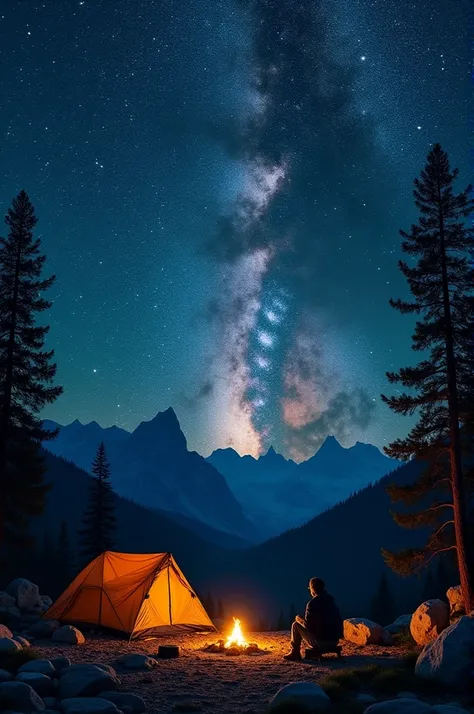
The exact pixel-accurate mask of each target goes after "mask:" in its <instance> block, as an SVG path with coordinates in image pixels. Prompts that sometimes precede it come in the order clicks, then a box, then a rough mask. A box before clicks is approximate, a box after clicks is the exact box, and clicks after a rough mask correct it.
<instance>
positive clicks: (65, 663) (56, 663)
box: [50, 657, 71, 674]
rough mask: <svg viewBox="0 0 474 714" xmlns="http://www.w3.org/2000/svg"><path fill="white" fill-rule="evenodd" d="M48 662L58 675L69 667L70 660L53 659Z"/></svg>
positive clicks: (63, 658)
mask: <svg viewBox="0 0 474 714" xmlns="http://www.w3.org/2000/svg"><path fill="white" fill-rule="evenodd" d="M50 661H51V664H52V665H53V667H54V669H55V670H56V672H57V673H58V674H60V673H61V672H63V671H64V670H65V669H67V668H68V667H70V666H71V660H70V659H69V657H54V659H52V660H50Z"/></svg>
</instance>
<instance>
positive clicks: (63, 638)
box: [52, 625, 86, 645]
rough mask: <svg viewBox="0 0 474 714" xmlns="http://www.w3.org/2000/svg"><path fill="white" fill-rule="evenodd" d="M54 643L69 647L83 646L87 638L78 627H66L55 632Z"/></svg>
mask: <svg viewBox="0 0 474 714" xmlns="http://www.w3.org/2000/svg"><path fill="white" fill-rule="evenodd" d="M52 640H53V642H64V643H65V644H68V645H83V644H84V642H85V641H86V638H85V637H84V635H83V634H82V632H81V631H80V630H78V629H77V627H73V626H72V625H64V626H63V627H60V628H58V629H57V630H55V631H54V632H53V637H52Z"/></svg>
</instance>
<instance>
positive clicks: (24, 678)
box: [15, 672, 54, 697]
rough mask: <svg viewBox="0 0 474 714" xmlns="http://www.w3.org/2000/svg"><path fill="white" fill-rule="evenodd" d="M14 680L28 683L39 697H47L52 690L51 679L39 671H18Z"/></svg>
mask: <svg viewBox="0 0 474 714" xmlns="http://www.w3.org/2000/svg"><path fill="white" fill-rule="evenodd" d="M15 680H16V681H17V682H24V683H25V684H29V685H30V687H32V688H33V689H34V690H35V692H36V693H37V694H39V695H40V697H49V696H50V695H51V694H53V692H54V684H53V682H52V680H51V679H50V678H49V677H48V676H47V675H46V674H41V672H18V674H17V675H16V677H15Z"/></svg>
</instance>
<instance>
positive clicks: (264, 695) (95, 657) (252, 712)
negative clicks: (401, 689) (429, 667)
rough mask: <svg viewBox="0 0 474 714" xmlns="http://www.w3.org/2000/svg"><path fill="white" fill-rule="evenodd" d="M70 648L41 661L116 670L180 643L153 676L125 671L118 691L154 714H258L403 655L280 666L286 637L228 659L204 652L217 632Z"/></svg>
mask: <svg viewBox="0 0 474 714" xmlns="http://www.w3.org/2000/svg"><path fill="white" fill-rule="evenodd" d="M86 637H87V639H86V643H85V644H84V645H81V646H77V647H73V646H67V645H53V644H52V643H51V642H46V641H44V642H43V643H39V642H38V643H35V645H34V649H35V650H36V651H37V652H38V653H39V655H40V656H41V657H44V658H46V659H50V658H53V657H58V656H60V655H65V656H66V657H69V659H70V660H71V661H72V662H73V663H75V664H79V663H89V664H93V663H102V664H110V665H112V666H116V660H117V659H118V658H119V657H121V656H122V655H125V654H132V653H139V654H147V655H150V656H153V657H155V656H156V653H157V651H158V646H159V645H160V644H177V645H179V646H180V650H181V656H180V657H179V658H178V659H167V660H158V665H157V666H156V667H154V668H153V669H151V670H148V671H138V672H137V671H135V672H129V671H122V670H121V669H120V668H117V672H118V675H119V677H120V679H121V681H122V686H121V690H123V691H130V692H134V693H135V694H139V695H140V696H141V697H143V699H144V700H145V702H146V703H147V705H148V711H149V712H150V713H151V714H158V712H161V713H166V712H173V711H174V712H183V713H184V712H186V711H195V712H203V714H218V713H220V712H223V711H225V712H226V714H260V712H261V711H262V710H263V709H264V707H265V705H266V704H267V703H268V701H269V700H270V699H271V697H272V696H273V695H274V694H275V693H276V692H277V690H278V689H280V688H281V687H283V686H284V685H285V684H289V683H290V682H297V681H319V680H320V679H322V678H323V677H324V676H325V675H327V674H328V673H330V672H331V671H336V670H340V669H343V668H351V667H362V666H365V665H368V664H374V663H375V664H380V665H382V664H386V665H387V666H390V665H393V664H394V662H396V661H397V660H398V658H400V657H401V656H402V655H403V654H404V653H405V649H404V648H401V647H397V646H392V647H388V648H383V647H380V646H375V645H371V646H367V647H358V646H357V645H353V644H351V643H344V647H343V654H344V658H343V659H342V660H337V659H336V658H330V657H328V658H327V659H326V660H325V661H324V662H323V663H318V662H311V663H301V664H299V663H292V662H286V661H284V660H282V655H283V654H285V653H286V652H287V651H288V643H289V632H258V633H249V634H248V637H249V639H250V640H251V641H252V642H256V643H257V644H258V645H259V646H260V647H261V648H262V649H266V650H268V653H267V654H262V655H255V656H251V655H242V656H240V657H226V656H225V655H215V654H209V653H206V652H203V651H202V650H201V648H202V647H203V646H204V645H205V644H206V643H211V642H213V641H214V640H215V639H216V633H206V634H187V635H186V634H183V635H177V636H176V635H175V636H173V637H169V638H166V639H164V638H163V639H161V638H160V639H154V640H139V641H132V642H128V641H127V640H120V639H115V638H108V637H91V636H87V634H86Z"/></svg>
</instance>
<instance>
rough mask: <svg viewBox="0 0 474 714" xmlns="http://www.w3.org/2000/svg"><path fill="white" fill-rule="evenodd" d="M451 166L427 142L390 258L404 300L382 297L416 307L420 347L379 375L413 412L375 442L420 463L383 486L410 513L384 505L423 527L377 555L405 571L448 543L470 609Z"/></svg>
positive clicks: (466, 432) (464, 401)
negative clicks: (399, 257)
mask: <svg viewBox="0 0 474 714" xmlns="http://www.w3.org/2000/svg"><path fill="white" fill-rule="evenodd" d="M457 175H458V171H457V170H454V171H451V169H450V166H449V160H448V156H447V154H446V153H445V152H444V151H443V150H442V149H441V146H440V145H439V144H436V145H435V146H434V148H433V149H432V150H431V151H430V153H429V154H428V159H427V164H426V166H425V169H424V170H423V171H422V173H421V178H420V179H415V190H414V197H415V203H416V206H417V207H418V209H419V211H420V218H419V222H418V224H416V225H413V226H412V227H411V231H410V233H406V232H404V231H400V233H401V235H402V236H403V238H404V239H405V240H404V241H403V244H402V247H403V250H404V252H405V253H407V254H408V255H409V256H411V257H413V258H415V257H418V262H417V264H416V265H413V266H409V265H408V264H407V263H406V262H403V261H400V264H399V265H400V269H401V271H402V273H403V274H404V275H405V277H406V278H407V280H408V284H409V287H410V290H411V292H412V295H413V298H414V300H413V302H405V301H403V300H392V301H391V305H392V306H393V307H394V308H395V309H397V310H399V311H400V312H401V313H415V314H417V315H421V316H422V319H421V320H419V321H418V322H417V323H416V328H415V332H414V335H413V349H414V350H416V351H419V352H424V353H425V354H428V356H427V357H426V358H425V359H423V360H422V361H421V362H420V363H419V364H418V365H417V366H416V367H405V368H402V369H401V370H400V371H399V372H397V373H392V372H390V373H388V374H387V377H388V379H389V381H390V382H391V383H392V384H402V385H403V386H404V387H406V388H408V390H409V392H408V393H401V394H400V393H399V394H398V395H397V396H393V397H385V396H382V399H383V400H384V401H385V402H386V403H387V404H388V405H389V407H390V408H391V409H393V411H395V412H397V413H398V414H403V415H408V414H409V415H412V414H414V413H415V412H417V411H418V413H419V420H418V423H417V424H416V425H415V426H414V427H413V429H412V430H411V432H410V433H409V435H408V437H407V438H406V439H397V440H396V441H394V442H393V443H392V444H390V446H389V447H387V448H386V449H385V451H386V453H387V454H388V455H389V456H392V457H394V458H397V459H402V460H409V459H411V458H416V459H418V460H419V461H421V462H424V463H425V464H426V467H425V468H424V469H423V471H422V473H421V475H420V477H419V479H418V480H417V482H416V483H414V484H410V485H406V486H391V487H390V489H389V493H390V496H391V498H392V500H393V501H395V502H396V501H401V502H403V503H405V504H408V505H410V504H411V505H413V504H416V503H418V504H419V510H418V511H416V512H411V513H396V514H394V518H395V521H396V522H397V523H398V524H399V525H401V526H402V527H405V528H418V527H428V528H429V530H430V534H429V537H428V540H427V542H426V544H425V546H424V547H419V548H412V549H408V550H404V551H402V552H400V553H391V552H388V551H384V557H385V559H386V562H387V563H388V564H389V565H390V567H392V568H393V569H394V570H395V571H396V572H398V573H400V574H402V575H409V574H412V573H414V572H418V571H419V570H420V569H422V568H424V567H425V566H427V565H428V563H429V562H430V561H431V560H432V558H433V557H435V555H437V554H438V553H441V552H445V551H448V550H452V549H454V550H455V551H456V554H457V563H458V568H459V575H460V582H461V588H462V592H463V597H464V600H465V604H466V608H467V611H470V610H471V609H472V606H473V605H474V600H473V586H472V573H471V572H470V570H469V567H468V566H469V565H470V557H469V553H468V550H469V547H470V538H469V535H468V530H467V524H468V509H467V500H468V499H467V497H466V477H467V475H468V473H469V472H468V471H467V470H466V471H465V473H463V466H464V467H465V461H466V459H465V456H466V451H467V452H468V453H470V454H471V459H472V443H473V442H472V433H473V432H472V426H473V424H474V415H473V412H474V377H473V375H474V349H472V348H473V344H474V342H473V339H474V338H473V335H474V292H473V288H474V266H473V264H472V262H470V260H469V254H470V253H472V250H473V248H474V240H473V232H472V230H471V229H469V228H467V227H466V219H467V218H468V217H469V216H470V215H471V213H472V211H473V207H474V201H473V200H471V199H470V198H469V192H470V190H471V187H468V188H467V189H466V190H465V191H463V192H462V193H460V194H457V195H456V194H454V192H453V184H454V181H455V179H456V177H457ZM466 436H467V437H468V438H467V439H466V438H465V437H466ZM463 449H464V454H463ZM463 456H464V463H463ZM441 496H443V498H442V499H441Z"/></svg>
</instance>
